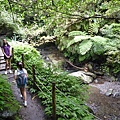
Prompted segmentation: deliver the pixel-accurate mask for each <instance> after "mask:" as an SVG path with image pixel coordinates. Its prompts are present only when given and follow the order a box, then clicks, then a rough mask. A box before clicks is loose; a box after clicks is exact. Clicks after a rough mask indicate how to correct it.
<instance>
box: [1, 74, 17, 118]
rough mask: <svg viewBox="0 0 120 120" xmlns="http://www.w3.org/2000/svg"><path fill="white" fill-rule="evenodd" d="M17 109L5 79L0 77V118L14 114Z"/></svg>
mask: <svg viewBox="0 0 120 120" xmlns="http://www.w3.org/2000/svg"><path fill="white" fill-rule="evenodd" d="M18 109H19V105H18V102H17V101H16V100H15V99H14V96H13V94H12V90H11V87H10V84H9V83H8V81H7V78H5V77H3V76H1V75H0V118H2V117H6V116H5V115H6V114H13V115H14V113H15V114H16V113H17V111H18Z"/></svg>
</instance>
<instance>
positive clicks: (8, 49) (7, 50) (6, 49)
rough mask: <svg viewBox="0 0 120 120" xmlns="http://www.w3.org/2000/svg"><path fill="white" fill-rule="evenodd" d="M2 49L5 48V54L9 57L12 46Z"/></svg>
mask: <svg viewBox="0 0 120 120" xmlns="http://www.w3.org/2000/svg"><path fill="white" fill-rule="evenodd" d="M2 48H3V50H4V52H5V54H6V55H7V56H10V45H5V46H2Z"/></svg>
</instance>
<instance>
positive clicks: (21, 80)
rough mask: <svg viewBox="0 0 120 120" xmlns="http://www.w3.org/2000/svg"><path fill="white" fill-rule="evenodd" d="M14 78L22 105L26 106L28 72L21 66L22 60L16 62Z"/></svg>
mask: <svg viewBox="0 0 120 120" xmlns="http://www.w3.org/2000/svg"><path fill="white" fill-rule="evenodd" d="M14 74H15V75H14V78H15V80H16V83H17V87H18V88H19V89H20V93H21V98H23V100H24V106H25V107H27V94H26V85H27V78H28V73H27V70H26V69H25V68H23V65H22V62H20V61H18V62H17V70H15V73H14Z"/></svg>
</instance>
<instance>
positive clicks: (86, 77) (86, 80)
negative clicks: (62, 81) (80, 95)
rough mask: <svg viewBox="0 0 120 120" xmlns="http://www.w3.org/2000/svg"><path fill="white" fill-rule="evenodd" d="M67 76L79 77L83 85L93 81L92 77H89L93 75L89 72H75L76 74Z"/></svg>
mask: <svg viewBox="0 0 120 120" xmlns="http://www.w3.org/2000/svg"><path fill="white" fill-rule="evenodd" d="M87 73H88V74H87ZM86 74H87V75H86ZM69 75H71V76H75V77H80V78H81V79H82V80H83V82H84V83H91V82H92V81H93V76H92V77H91V75H93V74H92V73H90V72H84V71H77V72H73V73H70V74H69ZM89 75H90V76H89Z"/></svg>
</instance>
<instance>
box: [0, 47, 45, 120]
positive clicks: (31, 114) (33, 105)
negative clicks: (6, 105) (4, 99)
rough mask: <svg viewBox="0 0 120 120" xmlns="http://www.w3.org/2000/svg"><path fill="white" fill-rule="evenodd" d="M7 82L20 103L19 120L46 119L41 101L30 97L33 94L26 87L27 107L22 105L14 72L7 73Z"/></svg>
mask: <svg viewBox="0 0 120 120" xmlns="http://www.w3.org/2000/svg"><path fill="white" fill-rule="evenodd" d="M0 58H1V59H0V63H1V64H0V70H1V71H0V74H4V72H5V71H4V67H5V62H4V60H3V54H2V51H1V49H0ZM6 76H7V78H8V82H9V83H10V85H11V88H12V92H13V95H14V97H15V99H16V100H17V101H18V102H19V104H20V109H19V111H18V113H19V116H20V120H47V118H46V117H45V114H44V108H43V107H42V106H41V101H40V100H39V99H38V98H37V97H36V98H34V99H32V98H33V97H34V96H35V95H32V94H31V93H30V92H29V91H28V88H27V102H28V105H27V107H24V106H23V100H22V99H21V98H20V91H19V89H18V88H17V85H16V82H15V80H14V74H13V73H12V74H9V73H8V74H7V75H6Z"/></svg>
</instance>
